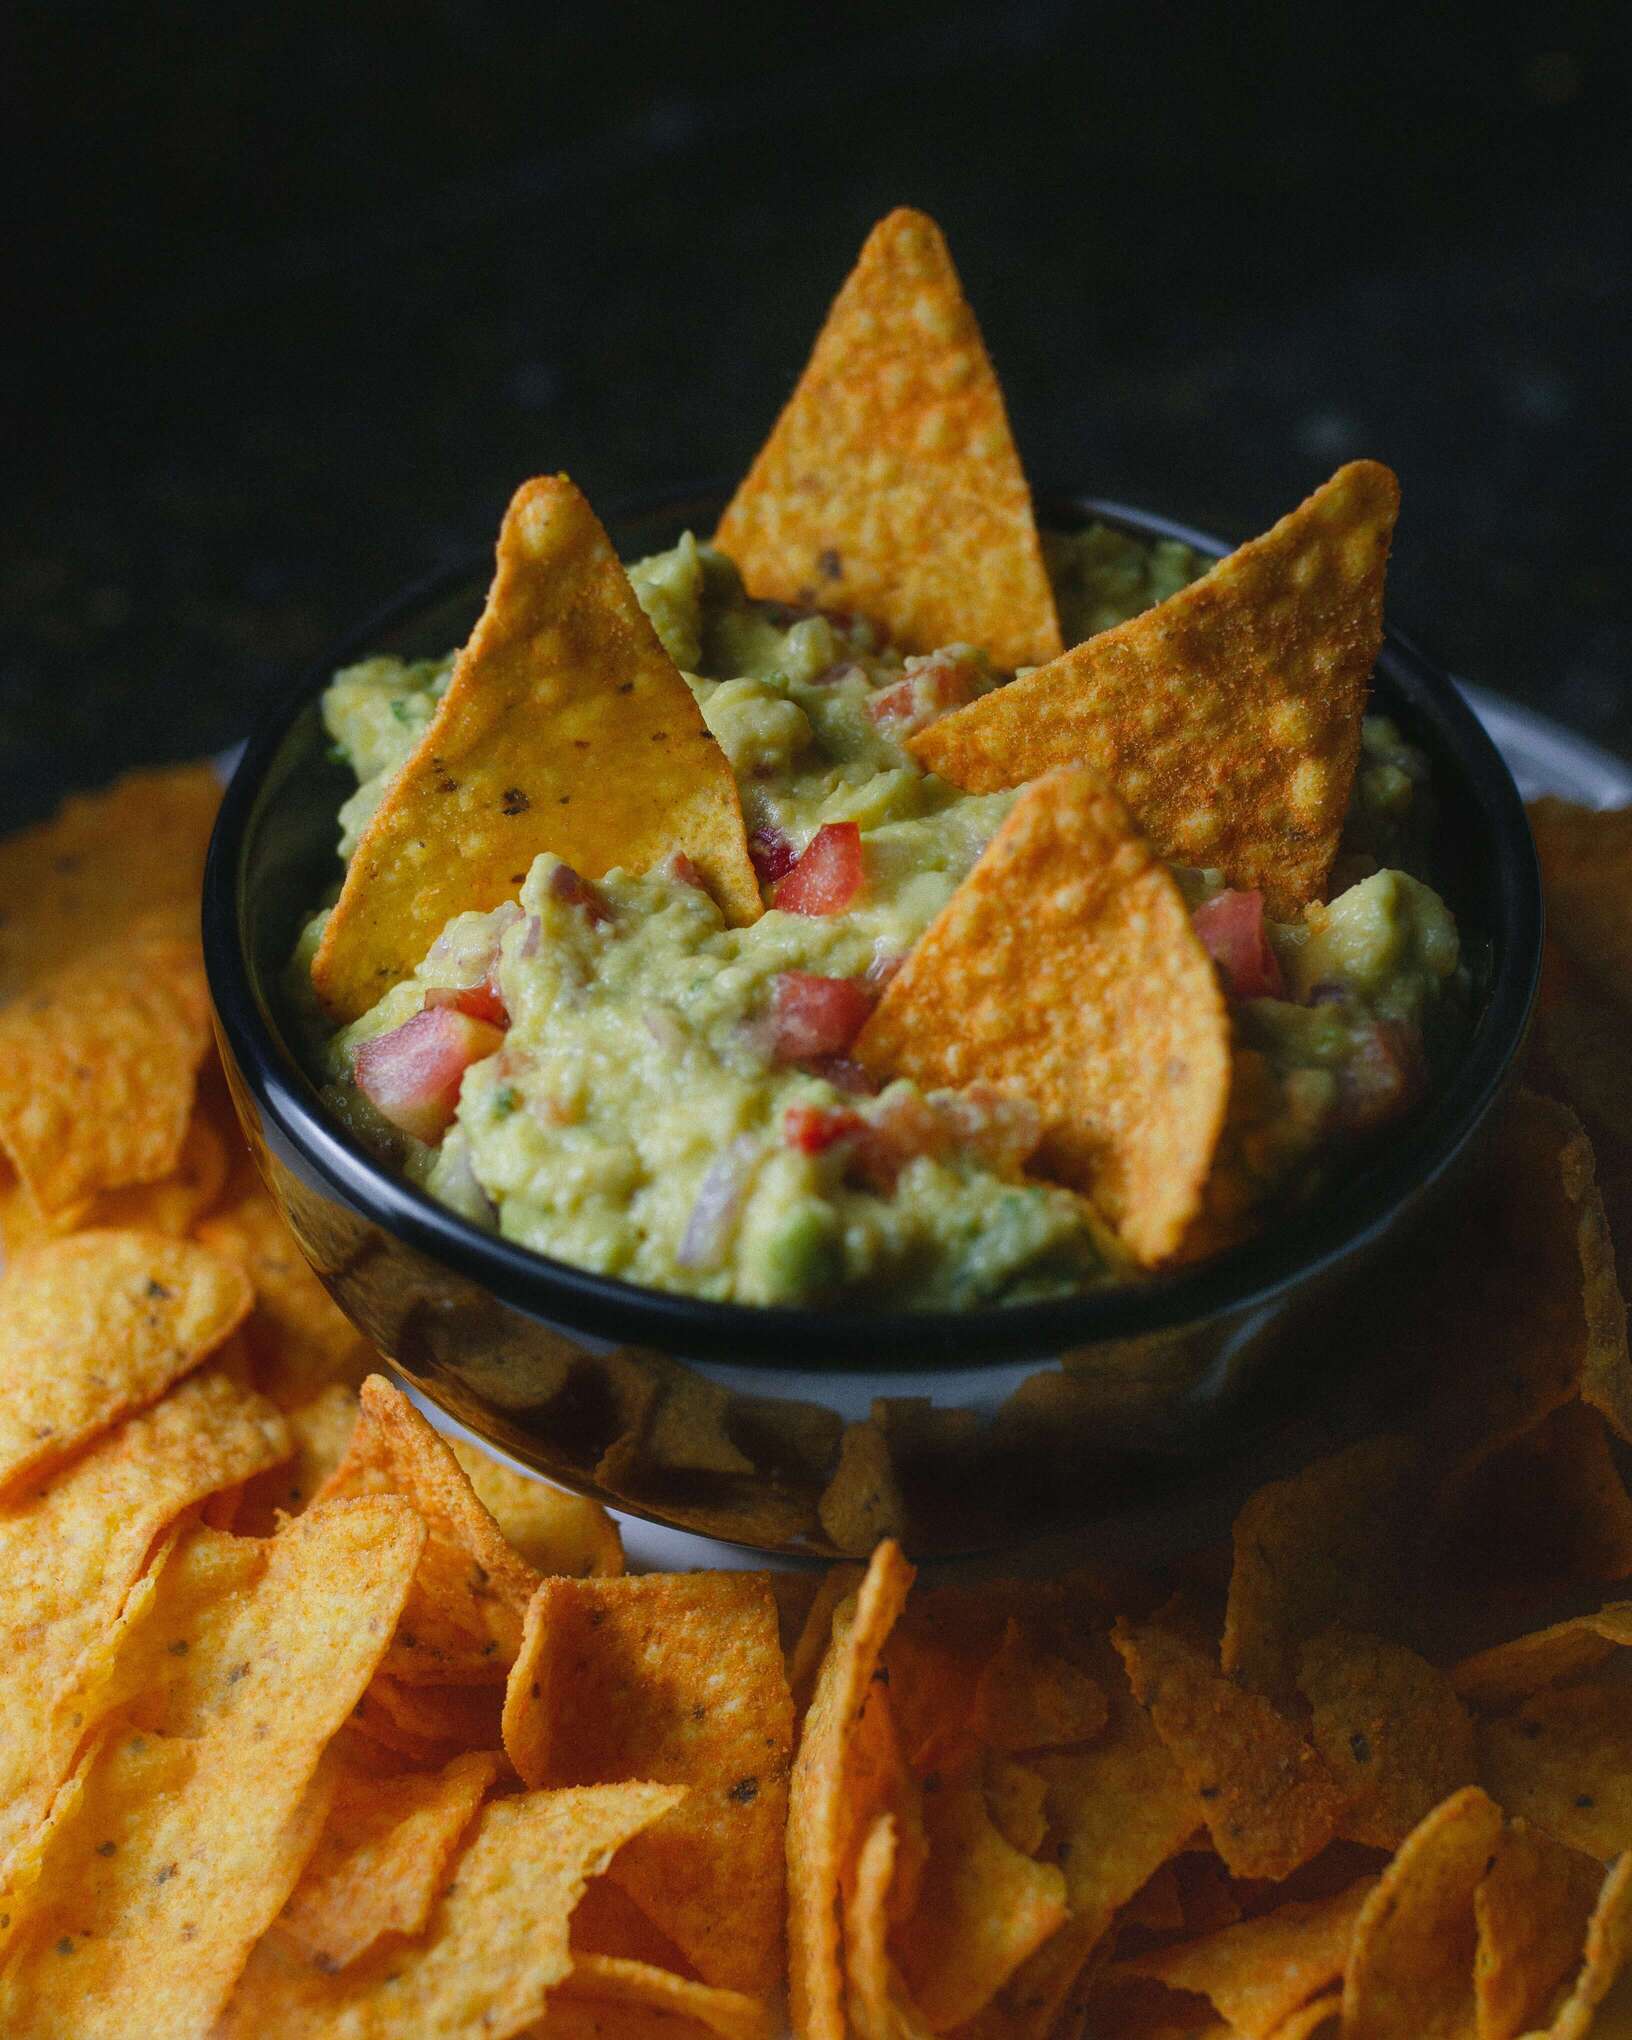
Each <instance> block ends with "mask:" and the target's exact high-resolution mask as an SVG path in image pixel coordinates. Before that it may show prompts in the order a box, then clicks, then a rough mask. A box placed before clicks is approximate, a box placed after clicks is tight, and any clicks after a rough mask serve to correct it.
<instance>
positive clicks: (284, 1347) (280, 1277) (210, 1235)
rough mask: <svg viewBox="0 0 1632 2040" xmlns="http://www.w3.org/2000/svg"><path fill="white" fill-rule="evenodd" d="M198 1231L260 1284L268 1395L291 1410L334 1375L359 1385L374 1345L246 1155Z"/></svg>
mask: <svg viewBox="0 0 1632 2040" xmlns="http://www.w3.org/2000/svg"><path fill="white" fill-rule="evenodd" d="M198 1237H199V1238H200V1239H201V1240H203V1241H204V1243H205V1245H206V1246H210V1247H213V1248H214V1249H215V1250H216V1252H217V1253H220V1254H230V1255H231V1256H232V1258H233V1259H234V1260H235V1261H237V1262H239V1263H240V1265H241V1266H242V1267H243V1269H244V1271H245V1273H246V1274H247V1275H248V1276H249V1279H250V1281H251V1282H252V1283H253V1284H254V1285H255V1315H254V1317H253V1318H252V1319H251V1320H250V1324H249V1328H248V1329H249V1338H250V1343H251V1345H252V1347H253V1349H254V1357H255V1379H256V1386H257V1387H258V1388H259V1389H260V1390H261V1391H262V1393H263V1394H264V1395H267V1396H269V1397H270V1398H271V1399H272V1401H273V1402H275V1403H276V1404H277V1405H278V1407H279V1408H280V1409H285V1410H288V1409H297V1408H299V1407H300V1406H301V1405H302V1404H303V1403H307V1402H309V1401H310V1400H311V1399H312V1397H313V1396H315V1395H316V1394H317V1393H318V1392H319V1390H321V1389H323V1388H326V1387H327V1386H328V1385H329V1384H330V1383H331V1382H343V1383H345V1384H347V1385H348V1386H350V1387H353V1388H355V1387H357V1386H358V1384H359V1383H360V1382H361V1381H362V1379H363V1377H364V1376H365V1375H366V1374H367V1373H368V1371H369V1368H370V1366H372V1365H373V1364H374V1354H373V1349H372V1348H371V1347H370V1346H369V1344H368V1342H367V1341H366V1340H365V1339H364V1338H363V1336H362V1334H361V1333H360V1332H359V1331H358V1330H357V1328H356V1326H355V1325H353V1324H352V1322H351V1321H350V1319H349V1318H347V1317H346V1316H345V1314H344V1313H343V1312H342V1311H341V1309H340V1308H339V1306H338V1305H337V1304H336V1303H334V1302H333V1301H332V1300H331V1298H330V1296H329V1293H328V1291H327V1290H326V1289H325V1288H324V1287H323V1285H322V1283H321V1282H320V1281H319V1280H318V1278H317V1277H316V1275H314V1274H313V1272H312V1269H311V1266H310V1264H309V1263H308V1261H307V1259H306V1257H305V1255H304V1254H303V1253H302V1252H301V1251H300V1248H299V1246H298V1245H297V1244H296V1242H295V1237H294V1235H293V1233H291V1232H290V1230H289V1228H288V1226H287V1225H285V1224H284V1222H283V1219H282V1217H281V1216H280V1215H279V1212H278V1207H277V1206H276V1205H275V1204H274V1203H273V1202H272V1199H271V1198H270V1196H268V1194H267V1192H266V1191H265V1189H264V1188H263V1187H262V1185H261V1179H260V1177H259V1176H258V1175H257V1174H256V1171H255V1168H254V1165H253V1164H252V1163H251V1162H250V1161H249V1159H248V1157H247V1156H245V1157H244V1158H243V1160H242V1161H241V1162H240V1164H239V1167H238V1169H237V1171H236V1173H235V1174H234V1177H233V1179H232V1181H231V1182H230V1183H229V1184H228V1186H227V1192H226V1196H225V1199H224V1200H223V1202H222V1203H221V1205H220V1207H219V1208H218V1209H217V1210H214V1211H212V1212H211V1213H210V1215H209V1217H208V1218H206V1219H204V1220H203V1221H202V1223H201V1224H200V1225H199V1227H198Z"/></svg>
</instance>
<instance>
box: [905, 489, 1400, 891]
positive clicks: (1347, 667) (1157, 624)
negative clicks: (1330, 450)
mask: <svg viewBox="0 0 1632 2040" xmlns="http://www.w3.org/2000/svg"><path fill="white" fill-rule="evenodd" d="M1399 500H1400V489H1399V484H1398V482H1396V480H1395V479H1394V476H1393V475H1392V474H1391V473H1390V472H1389V470H1388V469H1387V468H1385V467H1382V466H1380V465H1379V464H1378V463H1377V462H1376V461H1370V460H1362V461H1354V462H1352V463H1351V464H1350V465H1349V466H1348V467H1344V468H1339V469H1338V471H1337V473H1336V474H1335V475H1333V477H1332V478H1331V480H1330V481H1329V482H1327V483H1326V484H1325V485H1324V486H1323V487H1322V488H1319V489H1317V490H1316V491H1315V493H1314V494H1313V495H1312V496H1311V497H1310V498H1309V499H1308V501H1307V502H1306V503H1303V504H1301V505H1300V506H1299V507H1298V508H1297V509H1296V510H1294V511H1293V512H1292V513H1291V515H1290V516H1287V517H1283V518H1282V519H1281V521H1280V523H1279V524H1277V525H1276V526H1275V527H1274V529H1273V530H1271V531H1267V532H1266V533H1265V534H1264V535H1263V537H1262V538H1255V539H1254V540H1253V541H1252V542H1251V544H1249V545H1244V546H1242V547H1241V549H1240V550H1239V551H1238V552H1233V553H1231V554H1230V556H1229V558H1228V559H1225V560H1221V561H1220V562H1219V563H1218V565H1217V566H1216V567H1214V568H1213V570H1212V572H1211V573H1209V574H1207V575H1205V576H1203V578H1202V579H1201V580H1199V581H1194V582H1192V583H1191V584H1190V586H1189V587H1188V588H1184V589H1181V591H1180V592H1179V593H1178V594H1177V595H1173V596H1170V597H1169V598H1168V600H1167V601H1166V602H1162V603H1159V604H1158V605H1157V606H1156V608H1154V609H1147V610H1146V611H1145V613H1144V614H1143V615H1142V616H1136V617H1133V618H1131V619H1130V620H1129V621H1128V622H1127V623H1123V624H1118V625H1117V627H1116V628H1115V629H1114V630H1107V631H1101V632H1100V633H1099V634H1098V636H1096V637H1091V638H1089V639H1088V640H1087V641H1086V642H1085V643H1083V644H1080V645H1078V646H1077V647H1076V649H1075V650H1074V651H1070V652H1067V653H1066V654H1065V656H1064V657H1063V658H1060V659H1056V660H1054V661H1053V663H1052V664H1050V665H1047V666H1044V667H1042V668H1041V669H1040V670H1039V671H1037V672H1035V673H1028V674H1027V675H1026V676H1025V677H1024V679H1021V680H1016V681H1014V682H1013V683H1012V684H1011V685H1010V686H1007V687H1000V688H999V689H998V690H997V691H996V693H994V694H988V695H985V696H984V697H983V698H982V699H981V700H979V701H975V702H971V703H970V704H969V706H968V707H967V708H961V709H959V710H958V711H957V712H956V713H955V714H953V715H949V716H943V717H942V719H941V720H940V721H939V722H936V723H932V724H931V725H930V726H929V728H928V729H926V730H921V731H920V732H919V733H918V735H917V736H916V737H914V738H913V739H912V740H911V742H910V744H909V747H908V748H909V749H910V750H911V751H912V752H913V754H914V755H915V756H916V757H917V758H918V760H919V762H920V763H921V764H924V765H927V766H928V767H929V769H930V770H931V771H932V772H938V773H939V774H940V775H941V777H942V778H943V779H950V780H951V781H952V783H953V784H954V785H955V786H961V787H964V788H966V789H967V790H968V791H969V792H971V793H990V792H993V791H995V790H996V789H997V788H999V787H1004V786H1018V785H1019V784H1020V783H1021V782H1022V781H1024V780H1027V779H1035V778H1036V777H1037V776H1038V775H1039V774H1040V773H1042V772H1046V771H1047V770H1048V768H1049V767H1050V766H1051V765H1073V764H1078V763H1083V764H1089V765H1096V766H1098V768H1099V769H1100V771H1102V772H1103V773H1104V774H1105V775H1106V777H1107V778H1108V779H1109V780H1110V781H1111V784H1112V785H1113V786H1114V787H1115V788H1116V790H1117V792H1118V793H1119V794H1120V795H1121V796H1122V798H1123V799H1124V800H1125V801H1126V802H1127V803H1128V806H1129V807H1130V808H1131V809H1132V810H1133V813H1134V815H1135V817H1136V818H1137V820H1138V822H1139V824H1140V826H1141V827H1142V828H1143V829H1145V830H1146V831H1147V832H1148V834H1149V835H1150V837H1151V840H1152V841H1153V842H1154V843H1155V845H1156V847H1157V849H1158V850H1160V852H1161V853H1162V855H1163V856H1164V857H1168V858H1172V859H1173V860H1174V861H1176V862H1177V863H1180V864H1193V865H1200V866H1204V867H1214V868H1216V869H1218V870H1221V871H1222V872H1223V873H1224V876H1225V879H1226V880H1227V881H1228V883H1229V884H1231V885H1232V886H1242V887H1261V888H1262V889H1263V891H1264V893H1265V894H1266V896H1267V897H1268V900H1269V904H1270V908H1271V911H1272V912H1274V913H1278V914H1285V913H1287V912H1289V911H1291V910H1292V909H1294V908H1296V907H1298V906H1301V905H1302V904H1303V902H1304V901H1306V900H1311V899H1314V898H1316V897H1317V896H1318V895H1319V893H1320V891H1321V889H1322V887H1323V886H1324V885H1325V883H1326V874H1327V872H1328V871H1329V870H1330V868H1331V863H1332V858H1333V857H1334V855H1335V854H1336V851H1337V839H1338V834H1339V832H1340V831H1341V829H1342V827H1343V815H1344V811H1345V809H1346V808H1347V806H1348V799H1349V786H1350V783H1351V782H1352V780H1353V778H1354V768H1355V762H1356V760H1357V759H1358V757H1359V755H1360V717H1361V712H1362V710H1363V708H1364V706H1365V700H1366V690H1367V686H1368V684H1369V682H1370V678H1371V668H1372V664H1373V662H1374V661H1375V659H1376V657H1377V650H1378V647H1379V645H1380V644H1381V643H1382V635H1383V572H1384V568H1385V566H1386V565H1387V561H1388V544H1389V539H1390V537H1391V536H1392V534H1393V530H1394V518H1395V515H1396V512H1397V511H1398V509H1399Z"/></svg>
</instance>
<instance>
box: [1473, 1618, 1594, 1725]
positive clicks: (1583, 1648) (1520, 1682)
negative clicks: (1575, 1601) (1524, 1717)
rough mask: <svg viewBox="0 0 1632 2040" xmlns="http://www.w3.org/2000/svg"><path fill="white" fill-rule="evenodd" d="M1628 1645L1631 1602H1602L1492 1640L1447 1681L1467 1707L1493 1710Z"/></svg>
mask: <svg viewBox="0 0 1632 2040" xmlns="http://www.w3.org/2000/svg"><path fill="white" fill-rule="evenodd" d="M1618 1649H1619V1650H1626V1649H1632V1601H1606V1602H1605V1604H1604V1606H1603V1607H1602V1608H1600V1609H1599V1610H1598V1611H1597V1613H1596V1614H1594V1615H1572V1616H1571V1617H1570V1618H1569V1620H1568V1621H1567V1622H1555V1623H1553V1624H1552V1625H1551V1626H1550V1627H1549V1628H1546V1629H1537V1630H1533V1631H1532V1632H1531V1633H1530V1634H1529V1635H1528V1636H1516V1637H1514V1638H1513V1639H1512V1640H1511V1641H1510V1642H1507V1643H1495V1644H1492V1645H1491V1646H1490V1648H1489V1649H1488V1650H1481V1651H1477V1652H1475V1654H1474V1655H1473V1656H1472V1657H1465V1658H1464V1659H1463V1660H1462V1662H1461V1663H1460V1664H1458V1665H1454V1666H1453V1667H1452V1668H1451V1683H1452V1684H1453V1685H1454V1686H1455V1688H1456V1690H1457V1692H1458V1693H1460V1694H1461V1696H1462V1698H1463V1699H1464V1700H1466V1701H1467V1702H1468V1704H1469V1706H1471V1707H1477V1708H1479V1709H1480V1710H1481V1712H1483V1713H1485V1714H1498V1713H1500V1712H1501V1711H1502V1709H1503V1708H1505V1707H1513V1706H1516V1705H1517V1704H1518V1702H1519V1701H1521V1700H1528V1699H1529V1698H1530V1696H1531V1694H1533V1693H1539V1692H1540V1691H1541V1690H1542V1688H1543V1687H1544V1686H1554V1685H1558V1684H1559V1683H1561V1682H1562V1681H1564V1680H1566V1679H1576V1678H1579V1677H1580V1676H1581V1674H1582V1673H1583V1672H1590V1671H1592V1670H1593V1668H1594V1667H1595V1666H1597V1665H1601V1664H1602V1663H1603V1662H1604V1660H1605V1659H1606V1658H1609V1657H1613V1656H1614V1654H1615V1652H1616V1651H1617V1650H1618Z"/></svg>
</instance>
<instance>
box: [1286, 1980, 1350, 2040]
mask: <svg viewBox="0 0 1632 2040" xmlns="http://www.w3.org/2000/svg"><path fill="white" fill-rule="evenodd" d="M1342 2011H1343V1993H1342V1991H1340V1990H1333V1991H1328V1992H1326V1993H1325V1994H1324V1995H1323V1996H1321V1997H1318V1998H1316V1999H1315V2001H1314V2003H1313V2004H1307V2005H1305V2006H1304V2007H1303V2008H1302V2010H1301V2011H1296V2012H1294V2013H1293V2014H1292V2016H1291V2018H1289V2019H1287V2020H1285V2021H1283V2022H1282V2024H1280V2025H1279V2026H1277V2027H1276V2028H1275V2030H1274V2032H1273V2033H1272V2034H1270V2036H1269V2040H1314V2036H1315V2035H1316V2034H1317V2033H1321V2032H1323V2030H1325V2029H1327V2028H1329V2029H1330V2030H1329V2032H1328V2033H1327V2034H1326V2040H1337V2031H1338V2020H1339V2018H1340V2017H1341V2015H1342Z"/></svg>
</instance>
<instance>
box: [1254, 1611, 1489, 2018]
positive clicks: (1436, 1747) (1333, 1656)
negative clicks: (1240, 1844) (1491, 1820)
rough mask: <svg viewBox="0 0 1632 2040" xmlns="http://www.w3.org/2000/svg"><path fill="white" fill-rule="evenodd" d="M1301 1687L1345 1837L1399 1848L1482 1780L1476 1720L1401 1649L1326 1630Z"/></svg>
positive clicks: (1310, 1651)
mask: <svg viewBox="0 0 1632 2040" xmlns="http://www.w3.org/2000/svg"><path fill="white" fill-rule="evenodd" d="M1298 1684H1299V1685H1300V1686H1301V1687H1302V1689H1303V1693H1304V1696H1305V1698H1306V1699H1307V1700H1308V1702H1309V1705H1310V1707H1311V1709H1312V1710H1313V1720H1312V1723H1311V1726H1310V1735H1311V1738H1312V1740H1313V1742H1314V1745H1315V1748H1316V1749H1317V1750H1319V1752H1320V1754H1321V1755H1322V1756H1323V1757H1324V1758H1325V1760H1326V1763H1327V1765H1328V1767H1329V1768H1330V1770H1331V1773H1332V1776H1333V1777H1334V1778H1335V1779H1336V1780H1337V1782H1338V1785H1339V1787H1340V1788H1341V1790H1342V1791H1343V1794H1344V1796H1345V1798H1346V1799H1347V1801H1348V1805H1347V1808H1346V1810H1345V1812H1344V1814H1343V1818H1342V1823H1341V1826H1340V1828H1339V1832H1340V1833H1341V1834H1342V1835H1344V1836H1345V1837H1346V1838H1347V1839H1348V1840H1350V1841H1355V1842H1364V1843H1367V1844H1369V1845H1370V1846H1372V1847H1373V1848H1379V1849H1394V1848H1397V1847H1398V1846H1399V1844H1400V1843H1401V1842H1403V1841H1404V1840H1405V1838H1406V1836H1407V1835H1408V1834H1410V1832H1411V1830H1412V1829H1413V1828H1414V1827H1416V1825H1417V1824H1418V1822H1419V1821H1422V1820H1425V1819H1426V1818H1427V1816H1428V1815H1429V1814H1430V1813H1431V1812H1432V1811H1433V1809H1434V1808H1435V1807H1436V1806H1437V1805H1438V1804H1439V1803H1440V1801H1441V1800H1442V1799H1447V1798H1449V1797H1450V1795H1451V1794H1452V1793H1453V1792H1455V1791H1457V1790H1458V1789H1459V1788H1460V1787H1461V1786H1463V1785H1471V1784H1473V1783H1474V1781H1475V1779H1476V1778H1477V1777H1478V1774H1479V1773H1478V1760H1477V1757H1476V1754H1475V1750H1474V1736H1473V1723H1472V1721H1471V1720H1470V1719H1469V1717H1468V1714H1467V1710H1466V1709H1465V1708H1464V1707H1463V1705H1462V1703H1461V1701H1460V1700H1459V1699H1458V1698H1457V1697H1456V1691H1455V1688H1454V1687H1453V1686H1452V1684H1451V1681H1450V1680H1449V1678H1447V1676H1446V1675H1445V1673H1444V1672H1441V1671H1437V1670H1436V1669H1435V1668H1434V1666H1432V1665H1431V1664H1429V1663H1428V1662H1427V1660H1426V1659H1424V1658H1420V1657H1418V1656H1417V1654H1416V1652H1415V1651H1410V1650H1407V1649H1406V1648H1405V1647H1404V1646H1403V1645H1402V1644H1397V1643H1385V1642H1384V1641H1383V1640H1382V1638H1381V1637H1376V1636H1362V1635H1359V1634H1357V1633H1356V1632H1355V1631H1353V1630H1347V1629H1338V1628H1333V1629H1328V1630H1325V1631H1323V1633H1322V1634H1321V1635H1319V1636H1317V1637H1315V1638H1313V1639H1312V1640H1311V1641H1310V1642H1308V1643H1306V1644H1305V1645H1304V1647H1303V1653H1302V1656H1301V1658H1300V1660H1299V1668H1298ZM1220 2009H1223V2008H1222V2007H1221V2008H1220Z"/></svg>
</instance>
